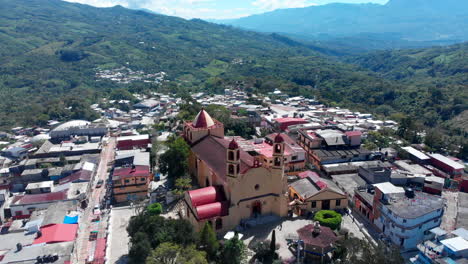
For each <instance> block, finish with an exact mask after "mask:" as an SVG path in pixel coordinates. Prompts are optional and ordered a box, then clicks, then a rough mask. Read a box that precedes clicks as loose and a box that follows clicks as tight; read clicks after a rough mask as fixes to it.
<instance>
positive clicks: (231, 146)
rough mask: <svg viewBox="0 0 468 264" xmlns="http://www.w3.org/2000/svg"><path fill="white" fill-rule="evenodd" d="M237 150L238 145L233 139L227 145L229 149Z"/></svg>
mask: <svg viewBox="0 0 468 264" xmlns="http://www.w3.org/2000/svg"><path fill="white" fill-rule="evenodd" d="M238 148H239V144H237V142H236V141H235V140H234V138H233V139H232V140H231V142H230V143H229V149H238Z"/></svg>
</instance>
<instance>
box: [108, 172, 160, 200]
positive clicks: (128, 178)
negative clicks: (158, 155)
mask: <svg viewBox="0 0 468 264" xmlns="http://www.w3.org/2000/svg"><path fill="white" fill-rule="evenodd" d="M152 178H153V177H152V174H151V173H150V169H149V166H135V165H134V166H132V167H127V168H117V169H115V170H114V172H113V174H112V194H113V197H114V200H115V202H116V203H122V202H129V201H134V200H138V199H144V198H146V197H147V195H148V186H149V183H150V182H151V180H152Z"/></svg>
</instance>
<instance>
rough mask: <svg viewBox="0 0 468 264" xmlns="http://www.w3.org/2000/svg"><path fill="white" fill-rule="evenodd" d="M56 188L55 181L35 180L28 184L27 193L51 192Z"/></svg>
mask: <svg viewBox="0 0 468 264" xmlns="http://www.w3.org/2000/svg"><path fill="white" fill-rule="evenodd" d="M53 189H54V181H43V182H35V183H29V184H28V185H27V186H26V189H25V190H26V193H27V194H39V193H50V192H52V191H53Z"/></svg>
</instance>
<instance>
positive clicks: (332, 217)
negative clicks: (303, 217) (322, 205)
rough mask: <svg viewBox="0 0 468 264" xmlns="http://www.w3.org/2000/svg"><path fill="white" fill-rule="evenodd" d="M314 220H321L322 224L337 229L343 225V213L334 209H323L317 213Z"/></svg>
mask: <svg viewBox="0 0 468 264" xmlns="http://www.w3.org/2000/svg"><path fill="white" fill-rule="evenodd" d="M314 221H319V223H320V225H323V226H327V227H329V228H331V229H333V230H336V229H339V228H340V226H341V215H340V214H339V213H337V212H335V211H332V210H321V211H318V212H317V213H316V214H315V216H314Z"/></svg>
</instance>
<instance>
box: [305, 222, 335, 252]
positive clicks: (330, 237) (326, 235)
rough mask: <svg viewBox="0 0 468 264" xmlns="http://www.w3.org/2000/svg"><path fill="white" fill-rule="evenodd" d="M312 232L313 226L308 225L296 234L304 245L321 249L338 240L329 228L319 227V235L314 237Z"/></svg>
mask: <svg viewBox="0 0 468 264" xmlns="http://www.w3.org/2000/svg"><path fill="white" fill-rule="evenodd" d="M313 231H314V225H313V224H310V225H306V226H304V227H303V228H301V229H299V230H297V233H298V234H299V238H300V239H301V240H303V241H304V243H306V244H308V245H313V246H318V247H321V248H325V247H329V246H331V245H332V244H333V243H335V242H336V241H337V240H338V237H337V236H336V234H335V232H333V230H331V229H330V228H329V227H326V226H320V233H319V234H318V235H314V234H313Z"/></svg>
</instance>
